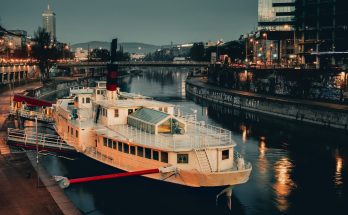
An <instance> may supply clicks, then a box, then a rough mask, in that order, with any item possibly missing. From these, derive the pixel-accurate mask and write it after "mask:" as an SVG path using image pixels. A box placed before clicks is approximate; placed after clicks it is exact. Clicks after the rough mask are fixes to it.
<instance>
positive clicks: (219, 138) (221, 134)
mask: <svg viewBox="0 0 348 215" xmlns="http://www.w3.org/2000/svg"><path fill="white" fill-rule="evenodd" d="M174 111H175V112H174V116H176V117H177V118H178V119H181V120H183V121H184V122H185V123H186V124H187V125H188V126H190V128H191V129H192V128H193V129H194V132H195V133H196V135H202V136H203V138H200V140H197V141H196V140H195V141H194V142H195V143H194V146H195V148H205V147H211V146H223V145H229V144H234V142H233V141H232V132H231V131H229V130H227V129H224V128H221V127H218V126H214V125H210V124H206V123H205V122H204V121H200V122H199V121H197V116H196V114H195V113H193V114H190V113H185V112H183V111H181V110H180V109H179V108H176V109H174ZM205 136H210V137H214V138H212V139H210V141H205V140H206V139H205V138H204V137H205Z"/></svg>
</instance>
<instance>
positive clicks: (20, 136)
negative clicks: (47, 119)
mask: <svg viewBox="0 0 348 215" xmlns="http://www.w3.org/2000/svg"><path fill="white" fill-rule="evenodd" d="M7 141H8V143H9V144H11V145H14V146H21V147H24V148H29V149H34V148H36V145H37V146H38V148H39V150H47V151H53V152H67V153H73V152H76V150H75V148H74V147H72V146H70V145H68V144H66V143H65V142H64V140H63V139H62V138H61V137H59V136H58V135H55V134H47V133H39V132H38V133H37V135H36V132H35V131H32V130H28V129H15V128H8V129H7Z"/></svg>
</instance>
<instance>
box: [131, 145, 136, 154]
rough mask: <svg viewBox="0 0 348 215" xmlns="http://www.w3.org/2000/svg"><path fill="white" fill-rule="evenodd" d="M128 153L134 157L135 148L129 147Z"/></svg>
mask: <svg viewBox="0 0 348 215" xmlns="http://www.w3.org/2000/svg"><path fill="white" fill-rule="evenodd" d="M130 153H131V154H132V155H135V146H130Z"/></svg>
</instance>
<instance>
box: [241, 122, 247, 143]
mask: <svg viewBox="0 0 348 215" xmlns="http://www.w3.org/2000/svg"><path fill="white" fill-rule="evenodd" d="M241 130H242V141H243V143H246V140H247V127H246V126H245V125H242V126H241Z"/></svg>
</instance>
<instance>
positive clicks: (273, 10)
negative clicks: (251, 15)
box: [244, 0, 297, 67]
mask: <svg viewBox="0 0 348 215" xmlns="http://www.w3.org/2000/svg"><path fill="white" fill-rule="evenodd" d="M294 16H295V0H259V2H258V27H257V30H256V31H255V32H252V33H249V34H247V35H246V36H244V39H245V40H246V57H245V58H246V61H247V62H248V63H252V64H256V65H259V66H273V65H275V64H277V65H282V66H285V67H290V66H294V65H296V63H297V60H296V55H295V50H294V48H295V45H294V44H295V40H296V37H295V36H296V35H295V28H294V24H295V23H294Z"/></svg>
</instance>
